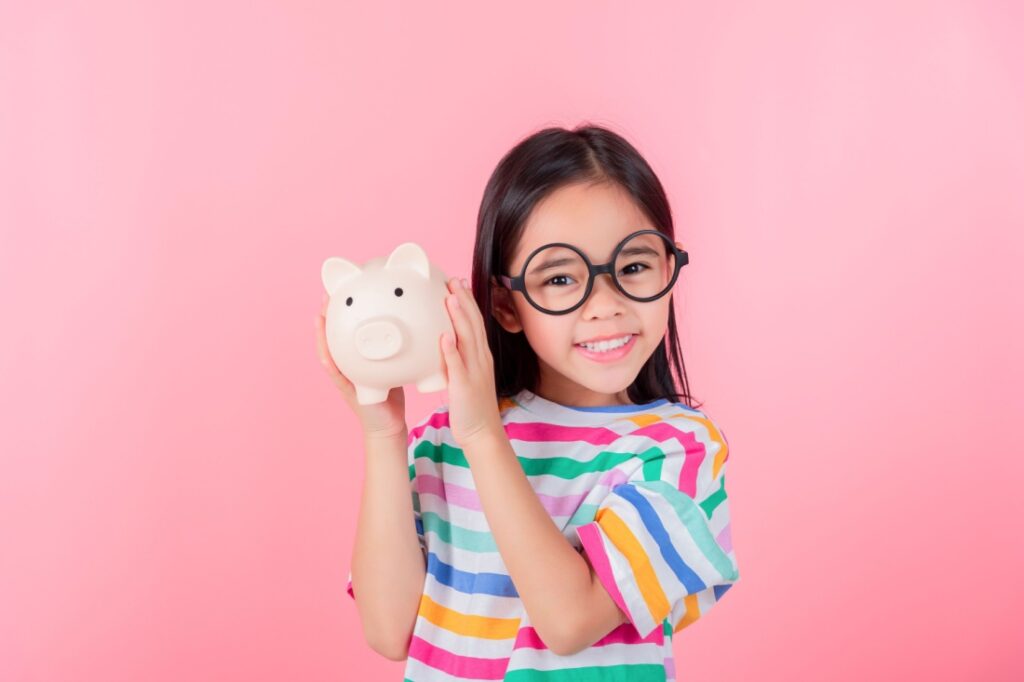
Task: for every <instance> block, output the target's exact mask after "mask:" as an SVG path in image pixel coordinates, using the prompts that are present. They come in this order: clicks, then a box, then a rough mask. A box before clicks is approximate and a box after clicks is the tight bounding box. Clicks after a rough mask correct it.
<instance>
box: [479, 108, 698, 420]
mask: <svg viewBox="0 0 1024 682" xmlns="http://www.w3.org/2000/svg"><path fill="white" fill-rule="evenodd" d="M579 182H594V183H600V182H614V183H617V184H618V185H620V186H621V187H622V188H623V189H624V190H626V191H627V192H628V193H629V194H630V195H631V196H632V197H633V200H634V201H635V202H636V203H637V205H638V206H639V207H640V208H641V210H643V211H644V213H645V215H646V216H647V218H648V219H649V220H650V221H651V223H652V224H653V225H654V226H655V227H656V228H657V229H658V230H659V231H660V232H662V233H664V234H665V235H667V236H668V238H669V239H671V240H673V241H675V229H674V227H673V225H672V212H671V210H670V209H669V204H668V197H666V196H665V190H664V189H663V188H662V186H661V182H660V181H659V180H658V178H657V176H656V175H655V174H654V171H653V170H651V167H650V166H649V165H648V164H647V161H645V160H644V158H643V157H642V156H641V155H640V153H639V152H638V151H637V150H636V149H635V148H634V147H633V145H631V144H630V143H629V142H627V141H626V140H625V139H624V138H623V137H622V136H620V135H618V134H617V133H614V132H612V131H610V130H608V129H606V128H602V127H600V126H595V125H580V126H577V127H576V128H574V129H573V130H567V129H565V128H544V129H543V130H540V131H537V132H535V133H533V134H532V135H530V136H529V137H526V138H525V139H523V140H522V141H521V142H519V143H518V144H517V145H516V146H515V147H513V148H512V149H511V150H509V151H508V153H507V154H505V156H504V157H502V159H501V161H499V162H498V165H497V167H496V168H495V169H494V172H493V173H492V174H491V178H490V180H488V182H487V187H486V188H485V189H484V196H483V199H482V200H481V202H480V212H479V213H478V215H477V228H476V244H475V246H474V248H473V271H472V275H471V276H472V290H473V296H474V298H475V299H476V302H477V305H478V306H479V307H480V312H481V313H483V317H484V326H485V327H486V329H487V341H488V343H489V344H490V347H491V354H492V355H493V357H494V380H495V388H496V389H497V394H498V396H499V397H508V396H513V395H515V394H516V393H518V392H519V391H521V390H523V389H527V390H529V391H536V388H537V381H538V379H539V366H538V364H537V356H536V354H535V353H534V351H533V349H532V348H530V344H529V343H528V342H527V340H526V335H525V334H523V333H517V334H510V333H509V332H507V331H505V329H503V328H502V327H501V325H500V324H498V321H497V320H496V319H495V318H494V315H493V314H492V306H493V304H492V300H491V298H492V297H491V278H492V277H495V278H497V276H498V275H500V274H508V273H507V272H506V269H507V267H508V265H509V260H510V259H511V257H512V254H513V251H514V249H515V247H516V244H517V243H518V241H519V238H520V236H521V235H522V233H523V227H524V225H525V223H526V220H527V218H528V217H529V215H530V212H531V211H532V210H533V207H534V206H535V205H536V204H537V203H538V202H539V201H541V200H542V199H543V198H544V197H546V196H548V195H549V194H551V193H552V192H553V191H555V190H556V189H558V188H560V187H562V186H565V185H569V184H573V183H579ZM670 370H671V371H670ZM677 387H681V390H677ZM627 395H628V396H629V399H630V400H631V401H632V402H633V403H647V402H651V401H653V400H657V399H659V398H667V399H669V400H671V401H673V402H682V403H684V404H685V405H687V406H688V407H692V408H695V409H696V408H698V407H700V405H693V404H692V401H693V399H692V397H691V396H690V390H689V383H688V382H687V378H686V368H685V366H684V364H683V353H682V349H681V348H680V345H679V333H678V331H677V330H676V322H675V310H674V306H672V305H671V299H670V305H669V314H668V333H667V334H666V335H665V339H664V340H663V342H662V343H661V344H659V345H658V347H657V349H656V350H655V351H654V353H652V354H651V357H649V358H648V359H647V362H645V363H644V366H643V367H642V368H641V369H640V373H639V374H637V377H636V379H635V380H634V381H633V383H632V384H630V386H629V388H628V389H627Z"/></svg>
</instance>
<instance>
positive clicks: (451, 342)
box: [441, 277, 505, 446]
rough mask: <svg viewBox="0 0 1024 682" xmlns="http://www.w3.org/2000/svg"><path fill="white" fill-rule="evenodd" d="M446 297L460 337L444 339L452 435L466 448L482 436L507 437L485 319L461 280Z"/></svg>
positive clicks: (454, 282)
mask: <svg viewBox="0 0 1024 682" xmlns="http://www.w3.org/2000/svg"><path fill="white" fill-rule="evenodd" d="M448 290H449V291H450V292H452V293H451V295H450V296H448V297H446V298H445V303H446V305H447V309H448V316H449V317H450V318H451V320H452V327H454V328H455V334H456V338H454V339H452V338H450V336H449V334H448V333H445V334H443V335H442V336H441V354H442V358H443V360H444V367H445V372H446V373H447V375H448V412H449V414H448V417H449V426H450V428H451V430H452V436H453V437H454V438H455V440H456V441H457V442H458V443H459V445H462V446H465V445H467V444H468V443H470V442H471V441H473V440H474V439H476V438H478V437H480V436H487V435H489V434H501V435H504V433H505V428H504V426H503V425H502V423H501V414H500V413H499V412H498V400H497V396H496V393H495V388H494V358H493V357H492V356H491V349H490V346H488V345H487V332H486V331H485V330H484V318H483V315H482V314H481V313H480V308H479V306H477V304H476V300H475V299H474V298H473V295H472V293H471V292H470V291H469V289H468V288H467V287H466V285H465V282H464V281H460V280H459V279H458V278H457V277H453V278H452V279H450V280H448Z"/></svg>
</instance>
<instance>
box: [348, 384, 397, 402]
mask: <svg viewBox="0 0 1024 682" xmlns="http://www.w3.org/2000/svg"><path fill="white" fill-rule="evenodd" d="M389 392H390V391H388V390H386V389H379V388H370V387H369V386H359V385H357V386H356V402H358V403H359V404H360V405H374V404H376V403H382V402H384V401H385V400H387V399H388V393H389Z"/></svg>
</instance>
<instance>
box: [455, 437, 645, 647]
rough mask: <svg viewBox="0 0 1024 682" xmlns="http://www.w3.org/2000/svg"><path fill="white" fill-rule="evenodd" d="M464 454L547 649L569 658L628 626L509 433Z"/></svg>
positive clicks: (473, 444)
mask: <svg viewBox="0 0 1024 682" xmlns="http://www.w3.org/2000/svg"><path fill="white" fill-rule="evenodd" d="M462 449H463V453H464V454H465V455H466V459H467V461H468V462H469V466H470V471H472V473H473V481H474V483H475V485H476V489H477V493H478V494H479V496H480V504H481V506H482V507H483V511H484V516H485V517H486V518H487V523H488V525H489V526H490V529H491V534H492V535H493V536H494V542H495V544H497V546H498V551H499V552H500V553H501V558H502V560H503V561H504V562H505V567H506V568H507V569H508V572H509V575H510V576H511V578H512V582H513V584H514V585H515V587H516V591H517V592H518V593H519V597H520V599H522V601H523V607H524V608H525V609H526V612H527V614H529V616H530V621H531V623H532V624H533V627H534V629H535V630H536V631H537V634H538V636H539V637H540V638H541V640H542V641H543V642H544V644H545V646H547V647H548V649H550V650H551V651H553V652H554V653H556V654H558V655H560V656H568V655H570V654H574V653H576V652H578V651H581V650H582V649H585V648H587V647H588V646H590V645H592V644H593V643H594V642H596V641H597V640H599V639H601V638H602V637H604V636H605V635H606V634H608V633H609V632H611V631H612V630H613V629H614V628H615V627H616V626H618V625H619V624H621V623H624V622H626V615H625V614H624V613H623V612H622V611H621V610H620V609H619V607H618V606H617V605H616V604H615V602H614V601H613V600H612V598H611V596H610V595H609V594H608V591H607V590H606V589H605V588H604V586H603V585H602V584H601V581H600V580H599V579H597V578H596V577H595V575H594V571H593V569H592V568H591V566H590V564H589V563H588V562H587V560H586V559H585V558H584V557H583V555H581V554H580V553H578V552H577V551H576V550H575V549H574V548H573V546H572V545H571V544H569V541H568V540H566V539H565V537H563V535H562V533H561V531H559V530H558V527H557V526H555V524H554V523H553V522H552V520H551V517H550V516H549V515H548V512H547V510H546V509H544V506H543V505H542V504H541V502H540V500H539V499H538V498H537V494H536V493H535V492H534V490H533V487H532V486H531V485H530V482H529V480H528V479H527V478H526V474H525V473H524V472H523V469H522V466H521V465H520V464H519V460H518V459H517V458H516V455H515V451H513V449H512V445H511V443H509V441H508V437H507V436H506V435H505V433H504V431H503V430H502V431H501V433H498V432H496V431H491V430H489V429H488V430H484V431H481V432H480V433H479V435H477V436H475V437H474V438H473V439H472V440H467V441H466V442H464V443H462Z"/></svg>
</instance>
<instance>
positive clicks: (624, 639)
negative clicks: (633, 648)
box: [512, 623, 665, 650]
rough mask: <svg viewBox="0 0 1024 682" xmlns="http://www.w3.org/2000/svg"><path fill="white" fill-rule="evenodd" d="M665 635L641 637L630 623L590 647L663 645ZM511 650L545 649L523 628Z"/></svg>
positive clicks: (533, 633) (532, 632)
mask: <svg viewBox="0 0 1024 682" xmlns="http://www.w3.org/2000/svg"><path fill="white" fill-rule="evenodd" d="M664 642H665V633H664V632H663V631H662V629H661V628H657V629H656V630H654V631H653V632H652V633H651V634H649V635H647V636H646V637H641V636H640V633H639V632H637V630H636V628H635V627H633V624H632V623H621V624H619V625H617V626H616V627H615V629H613V630H612V631H611V632H609V633H608V634H607V635H605V636H604V637H602V638H601V639H599V640H597V641H596V642H594V643H593V644H592V645H591V646H608V645H609V644H663V643H664ZM512 649H513V650H515V649H547V646H546V645H545V644H544V642H543V640H541V638H540V635H538V634H537V631H536V630H535V629H534V628H533V627H531V626H529V625H526V626H523V627H521V628H520V629H519V634H517V635H516V642H515V644H514V645H513V646H512Z"/></svg>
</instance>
